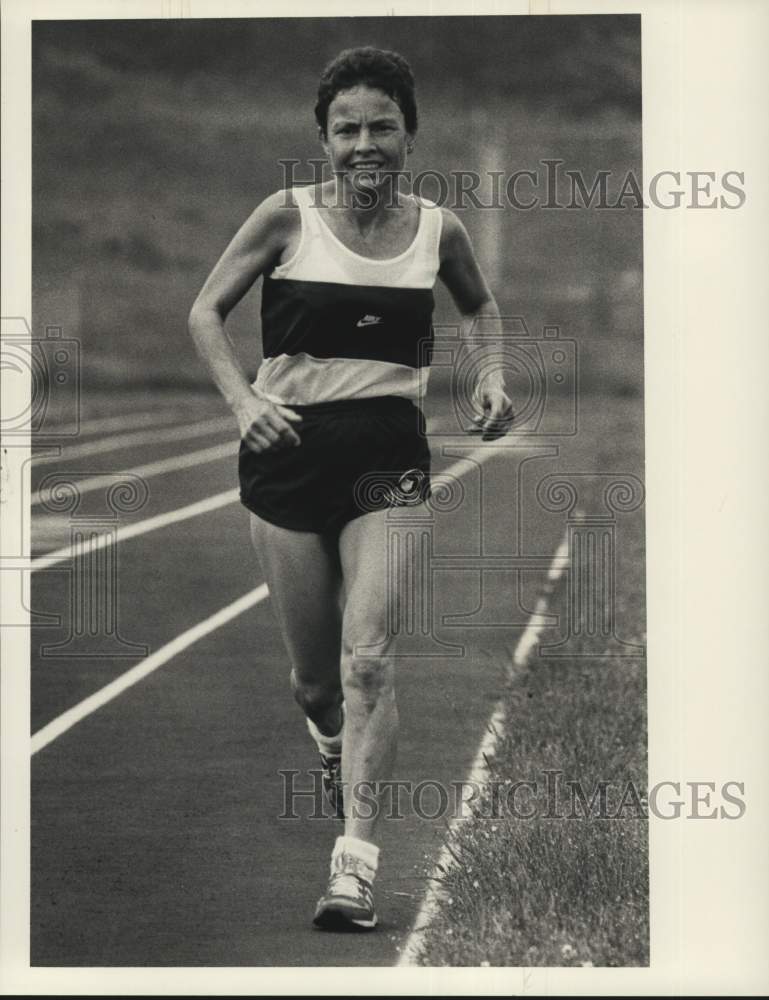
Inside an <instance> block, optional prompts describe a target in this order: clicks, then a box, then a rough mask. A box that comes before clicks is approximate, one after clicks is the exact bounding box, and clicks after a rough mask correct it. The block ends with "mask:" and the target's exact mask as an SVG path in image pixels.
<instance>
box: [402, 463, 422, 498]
mask: <svg viewBox="0 0 769 1000" xmlns="http://www.w3.org/2000/svg"><path fill="white" fill-rule="evenodd" d="M424 478H425V474H424V472H422V470H421V469H409V470H408V471H406V472H404V473H403V475H402V476H401V477H400V479H399V480H398V485H397V486H396V487H395V490H396V493H397V494H398V497H399V499H400V500H402V501H409V500H411V501H412V502H415V501H417V500H419V499H420V498H421V486H422V481H423V480H424Z"/></svg>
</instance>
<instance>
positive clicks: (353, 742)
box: [339, 511, 398, 842]
mask: <svg viewBox="0 0 769 1000" xmlns="http://www.w3.org/2000/svg"><path fill="white" fill-rule="evenodd" d="M386 519H387V511H379V512H376V513H371V514H365V515H363V516H362V517H358V518H355V520H353V521H350V522H349V523H348V524H347V525H346V526H345V527H344V528H343V530H342V532H341V535H340V539H339V552H340V556H341V560H342V571H343V574H344V582H345V590H346V593H347V602H346V605H345V610H344V618H343V625H342V688H343V691H344V698H345V710H346V716H347V718H346V722H345V733H344V745H343V749H342V777H343V780H344V784H345V789H347V792H346V800H345V815H346V820H345V835H346V836H349V837H357V838H358V839H359V840H365V841H369V842H372V841H373V835H374V830H375V826H376V822H377V819H378V818H379V817H378V815H377V814H375V815H373V816H371V817H370V818H366V817H365V813H366V811H367V807H365V808H364V807H363V806H361V808H360V810H356V809H355V805H356V794H355V792H356V789H361V790H362V791H363V792H365V794H366V795H367V796H368V797H370V796H371V794H372V791H374V790H375V787H376V784H377V783H378V782H381V781H384V780H387V779H388V778H390V777H391V776H392V769H393V766H394V764H395V754H396V746H397V734H398V710H397V707H396V703H395V683H394V681H395V676H394V675H395V662H394V655H393V652H392V649H391V642H390V637H388V636H387V635H386V631H387V601H388V594H389V584H388V571H387V520H386ZM366 647H369V648H366ZM380 810H381V802H380ZM356 811H358V812H360V813H361V815H360V816H356V815H355V813H356Z"/></svg>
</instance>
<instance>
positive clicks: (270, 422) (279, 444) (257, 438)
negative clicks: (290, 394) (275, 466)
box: [234, 389, 302, 454]
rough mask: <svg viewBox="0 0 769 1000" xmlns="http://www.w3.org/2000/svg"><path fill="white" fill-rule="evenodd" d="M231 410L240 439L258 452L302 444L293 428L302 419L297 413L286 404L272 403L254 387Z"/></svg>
mask: <svg viewBox="0 0 769 1000" xmlns="http://www.w3.org/2000/svg"><path fill="white" fill-rule="evenodd" d="M234 412H235V416H236V418H237V421H238V426H239V427H240V436H241V438H242V440H243V441H244V442H245V444H246V445H247V447H248V448H250V449H251V451H255V452H257V454H259V453H261V452H265V451H275V450H277V449H279V448H296V447H297V446H298V445H299V444H301V441H300V439H299V435H298V434H297V432H296V430H295V429H294V428H295V425H297V424H300V423H301V422H302V418H301V417H300V416H299V414H298V413H294V411H293V410H292V409H290V407H288V406H281V405H279V404H278V403H273V402H271V401H270V400H269V399H267V398H266V397H265V396H262V395H261V393H258V392H256V390H254V389H252V391H251V393H250V394H249V395H248V396H245V397H244V398H243V399H241V400H240V401H239V402H238V404H237V405H236V406H235V407H234Z"/></svg>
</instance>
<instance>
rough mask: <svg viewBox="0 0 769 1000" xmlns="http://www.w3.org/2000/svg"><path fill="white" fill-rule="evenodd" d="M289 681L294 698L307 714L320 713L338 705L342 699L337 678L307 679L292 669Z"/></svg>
mask: <svg viewBox="0 0 769 1000" xmlns="http://www.w3.org/2000/svg"><path fill="white" fill-rule="evenodd" d="M290 683H291V690H292V691H293V692H294V698H295V699H296V701H297V702H298V703H299V705H301V707H302V708H303V709H304V711H305V713H306V714H308V715H317V714H321V713H323V712H325V711H326V710H327V709H329V708H332V707H333V706H336V705H338V704H339V702H340V701H341V699H342V694H341V686H340V684H339V681H338V680H337V681H336V682H334V681H332V680H330V679H327V680H307V679H306V678H302V677H300V676H299V675H298V674H297V672H296V670H292V671H291V675H290Z"/></svg>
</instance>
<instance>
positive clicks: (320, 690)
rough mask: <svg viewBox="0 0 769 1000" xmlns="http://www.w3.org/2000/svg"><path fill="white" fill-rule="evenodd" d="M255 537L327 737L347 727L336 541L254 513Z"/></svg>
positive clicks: (297, 689)
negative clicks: (282, 524)
mask: <svg viewBox="0 0 769 1000" xmlns="http://www.w3.org/2000/svg"><path fill="white" fill-rule="evenodd" d="M251 539H252V541H253V544H254V548H255V549H256V553H257V555H258V557H259V562H260V564H261V567H262V570H263V572H264V575H265V578H266V580H267V586H268V587H269V588H270V598H271V600H272V605H273V608H274V610H275V614H276V617H277V619H278V624H279V626H280V631H281V634H282V636H283V641H284V643H285V646H286V650H287V652H288V658H289V662H290V664H291V687H292V689H293V692H294V697H295V698H296V701H297V702H298V704H299V705H300V707H301V708H302V709H303V711H304V713H305V715H306V716H307V717H308V718H310V719H311V720H312V721H313V722H314V723H315V725H316V726H317V727H318V729H319V730H320V732H321V733H323V734H324V735H327V736H334V735H336V734H337V733H338V732H339V730H340V728H341V726H342V716H341V703H342V688H341V681H340V672H339V661H340V650H341V629H342V620H341V611H340V592H341V585H342V573H341V566H340V562H339V555H338V551H337V545H336V539H335V538H330V539H329V538H326V537H325V536H323V535H319V534H315V533H314V532H309V531H289V530H288V529H287V528H280V527H278V526H277V525H274V524H270V523H269V522H268V521H264V520H263V519H262V518H259V517H257V516H256V515H255V514H251Z"/></svg>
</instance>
